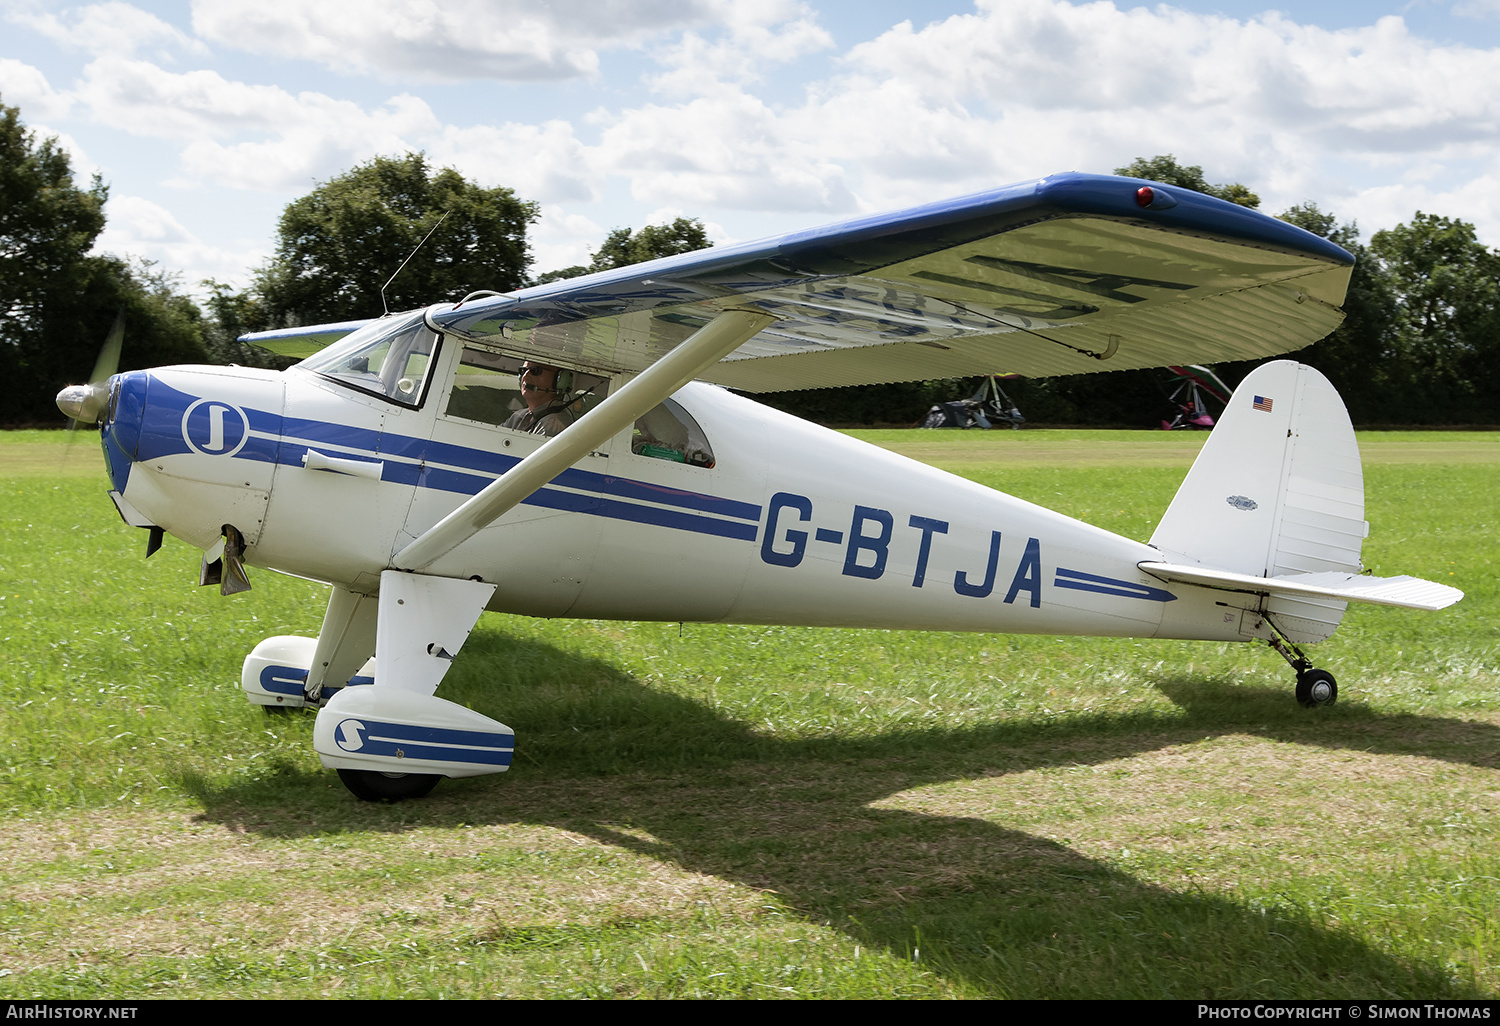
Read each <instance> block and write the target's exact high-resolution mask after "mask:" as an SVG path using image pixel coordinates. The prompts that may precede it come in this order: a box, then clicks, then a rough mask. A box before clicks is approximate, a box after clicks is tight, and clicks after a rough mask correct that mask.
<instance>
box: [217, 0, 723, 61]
mask: <svg viewBox="0 0 1500 1026" xmlns="http://www.w3.org/2000/svg"><path fill="white" fill-rule="evenodd" d="M723 6H724V5H723V4H722V3H720V2H718V0H551V2H548V0H442V2H438V0H319V2H318V3H307V2H306V0H260V2H258V3H256V4H253V5H251V4H245V3H242V2H239V0H194V2H193V27H194V29H195V30H196V31H197V32H198V34H199V35H201V36H203V37H204V38H206V39H210V40H213V41H214V42H216V43H220V44H222V45H224V46H227V47H233V48H235V49H240V50H247V51H249V52H251V53H259V54H266V55H268V56H277V57H283V58H285V57H291V58H300V59H304V60H311V61H316V62H318V63H320V64H323V65H325V66H326V67H329V68H332V69H333V70H335V71H342V72H348V73H357V74H369V75H376V76H380V77H384V78H388V79H390V78H407V77H414V78H417V79H422V80H427V81H457V80H463V79H470V78H490V79H500V80H508V81H526V80H543V81H545V80H555V79H566V78H578V77H589V76H592V75H594V74H595V73H596V72H597V70H598V67H599V51H600V50H607V49H615V48H620V47H634V46H639V45H641V44H642V43H644V42H645V41H647V40H648V39H650V38H652V37H654V36H656V35H658V34H660V33H663V32H667V31H672V30H676V29H681V28H684V27H688V26H692V25H697V24H703V23H706V22H708V21H711V20H713V19H714V18H715V17H716V16H718V12H719V11H720V9H721V8H722V7H723Z"/></svg>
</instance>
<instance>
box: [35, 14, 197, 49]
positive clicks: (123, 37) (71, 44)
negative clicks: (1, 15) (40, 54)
mask: <svg viewBox="0 0 1500 1026" xmlns="http://www.w3.org/2000/svg"><path fill="white" fill-rule="evenodd" d="M5 17H6V20H7V21H10V22H12V23H14V24H17V25H21V26H24V27H26V28H29V29H31V30H33V31H35V32H37V33H39V34H41V35H43V36H45V37H46V38H48V39H50V40H52V41H53V42H54V43H56V44H58V45H59V46H62V47H65V48H68V49H76V50H84V51H87V52H88V53H91V54H95V55H98V56H104V55H106V54H111V55H115V56H122V57H123V56H130V55H132V54H134V53H136V52H137V51H140V50H146V49H150V50H152V51H153V52H155V53H156V54H158V55H162V56H165V55H168V54H170V53H171V52H173V51H174V50H186V51H188V52H191V53H195V54H205V53H207V52H208V48H207V47H205V46H204V45H203V44H202V43H201V42H199V41H198V40H196V39H193V38H191V37H190V36H188V35H186V34H185V33H183V32H182V31H181V30H179V29H177V28H174V27H173V26H171V25H169V24H167V23H166V22H164V21H162V20H161V19H160V18H158V17H157V16H156V15H154V14H151V13H149V12H147V11H143V10H141V9H140V8H139V7H134V6H132V5H130V4H126V3H118V2H109V3H102V4H88V5H86V6H83V7H71V8H68V9H67V10H65V11H63V12H62V13H61V14H53V13H52V12H51V11H49V10H47V9H46V8H45V7H44V6H42V5H40V4H37V3H12V4H9V5H8V7H7V11H6V16H5Z"/></svg>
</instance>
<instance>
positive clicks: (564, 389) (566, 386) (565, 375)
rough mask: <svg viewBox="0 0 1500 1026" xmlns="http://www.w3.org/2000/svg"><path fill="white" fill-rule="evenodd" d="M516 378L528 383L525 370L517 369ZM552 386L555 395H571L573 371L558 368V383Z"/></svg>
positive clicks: (522, 382)
mask: <svg viewBox="0 0 1500 1026" xmlns="http://www.w3.org/2000/svg"><path fill="white" fill-rule="evenodd" d="M516 380H517V381H518V382H520V383H521V384H523V385H524V384H525V383H526V372H525V371H524V370H518V371H516ZM552 387H553V388H554V389H555V391H554V393H553V394H554V395H557V396H566V395H571V394H572V392H573V372H572V371H570V370H568V369H567V368H565V367H559V368H557V383H556V384H555V385H553V386H552Z"/></svg>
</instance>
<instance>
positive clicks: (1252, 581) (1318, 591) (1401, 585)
mask: <svg viewBox="0 0 1500 1026" xmlns="http://www.w3.org/2000/svg"><path fill="white" fill-rule="evenodd" d="M1138 565H1139V566H1140V568H1141V569H1142V570H1144V571H1146V573H1148V574H1150V575H1151V576H1153V577H1158V578H1160V579H1161V580H1163V581H1168V582H1176V583H1180V584H1199V585H1202V586H1203V587H1205V588H1222V589H1224V590H1227V591H1248V592H1253V593H1254V594H1257V595H1281V596H1286V597H1289V598H1296V597H1319V598H1331V599H1339V600H1342V601H1345V602H1371V603H1374V604H1375V605H1378V606H1402V607H1404V608H1406V609H1427V610H1435V609H1444V608H1446V607H1448V606H1451V605H1453V603H1455V602H1457V601H1458V600H1459V599H1461V598H1463V597H1464V593H1463V592H1461V591H1459V590H1458V589H1457V588H1450V587H1448V585H1446V584H1436V583H1434V582H1432V581H1424V580H1422V579H1421V578H1420V577H1407V576H1405V575H1403V576H1401V577H1365V576H1363V575H1361V574H1351V573H1344V572H1342V571H1338V570H1327V571H1323V572H1322V573H1315V574H1288V575H1286V576H1284V577H1256V576H1254V575H1252V574H1237V573H1231V572H1230V571H1228V570H1214V569H1212V568H1210V567H1203V566H1184V565H1182V564H1180V563H1158V562H1153V561H1150V560H1147V561H1145V562H1143V563H1140V564H1138Z"/></svg>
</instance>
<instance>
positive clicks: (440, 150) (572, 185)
mask: <svg viewBox="0 0 1500 1026" xmlns="http://www.w3.org/2000/svg"><path fill="white" fill-rule="evenodd" d="M428 152H429V155H430V156H431V158H432V161H433V163H435V164H439V165H443V166H450V167H455V168H457V169H458V170H459V171H461V172H463V173H464V174H465V175H466V176H468V177H470V178H473V179H474V180H475V181H477V182H479V184H481V185H483V186H486V187H487V188H493V187H495V186H497V185H503V186H506V187H507V188H510V189H514V190H515V192H516V194H517V195H518V196H520V197H521V198H522V199H528V200H536V201H538V202H541V203H570V202H587V201H590V200H594V199H597V198H598V193H599V189H600V188H601V187H602V185H603V180H602V179H603V175H602V174H600V173H598V172H597V171H596V169H595V167H594V164H595V161H594V158H593V156H592V154H591V153H590V152H589V150H588V148H587V147H585V146H584V145H583V143H582V142H580V141H579V140H578V138H577V137H576V136H575V135H574V134H573V129H572V126H570V125H569V124H568V123H567V122H565V121H548V122H546V123H544V124H541V125H524V124H514V123H507V124H504V125H498V126H490V125H476V126H471V127H467V128H459V127H456V126H453V125H449V126H445V127H444V128H443V130H442V132H441V135H440V136H439V137H438V138H437V139H436V140H435V141H434V142H433V143H432V145H431V146H430V147H429V150H428Z"/></svg>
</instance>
